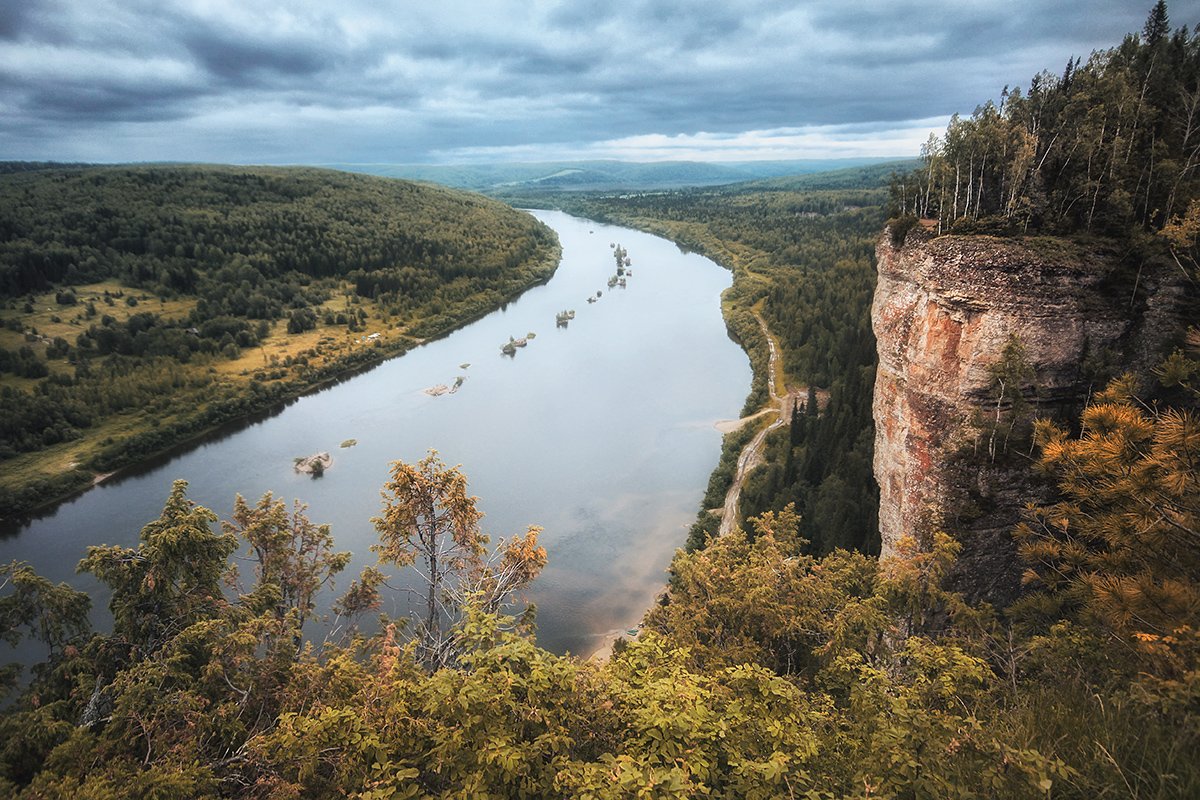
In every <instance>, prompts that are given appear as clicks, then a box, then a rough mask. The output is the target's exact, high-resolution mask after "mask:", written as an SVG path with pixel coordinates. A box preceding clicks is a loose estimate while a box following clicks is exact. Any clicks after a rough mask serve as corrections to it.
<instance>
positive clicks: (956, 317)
mask: <svg viewBox="0 0 1200 800" xmlns="http://www.w3.org/2000/svg"><path fill="white" fill-rule="evenodd" d="M876 256H877V261H878V271H879V282H878V285H877V288H876V291H875V301H874V306H873V308H872V313H871V317H872V324H873V326H874V329H875V336H876V339H877V342H878V350H879V372H878V376H877V378H876V381H875V398H874V415H875V477H876V480H878V482H879V490H880V508H879V525H880V535H881V539H882V550H883V554H884V555H887V554H889V553H891V552H893V551H894V547H895V544H896V542H897V541H898V540H899V539H900V537H902V536H905V535H913V536H915V537H916V538H917V539H918V541H927V537H928V535H929V534H930V532H932V531H933V530H934V529H942V530H946V531H947V532H948V533H952V534H954V535H956V536H957V537H958V538H959V539H960V541H961V542H962V543H963V553H962V555H961V558H960V565H959V575H958V579H957V581H956V585H957V588H959V589H961V590H963V591H964V592H965V593H966V594H968V595H969V596H971V597H972V598H975V599H989V600H992V601H993V602H998V603H1001V604H1003V603H1006V602H1007V601H1009V600H1011V599H1012V598H1013V597H1014V596H1015V594H1016V593H1017V591H1018V588H1019V585H1018V576H1019V568H1018V564H1017V558H1016V554H1015V548H1014V546H1013V544H1012V539H1011V535H1010V532H1011V530H1012V527H1013V526H1014V525H1015V524H1016V522H1017V521H1018V520H1019V517H1020V510H1021V508H1022V507H1023V505H1024V503H1025V502H1027V501H1028V500H1029V499H1031V498H1034V499H1036V498H1037V497H1039V494H1040V493H1041V494H1044V493H1045V491H1046V487H1044V486H1038V485H1037V483H1036V481H1037V479H1036V478H1034V477H1033V476H1032V475H1031V471H1030V470H1029V469H1028V467H1027V464H1028V461H1027V460H1026V459H1025V456H1024V455H1023V456H1022V457H1021V458H1017V459H1013V458H1011V457H1010V458H1009V459H1008V463H1004V462H997V461H995V460H989V459H987V458H981V457H980V456H979V445H980V442H979V438H980V435H981V430H980V428H979V426H978V421H979V419H980V418H981V417H982V416H983V415H986V414H994V413H995V411H996V401H995V399H994V397H993V395H992V385H993V376H992V372H991V371H990V368H991V367H992V366H993V365H995V364H996V363H997V362H999V361H1000V359H1001V354H1002V353H1003V351H1004V349H1005V347H1006V345H1007V344H1008V343H1009V342H1010V341H1011V340H1012V337H1016V339H1017V340H1018V341H1019V342H1020V344H1021V345H1022V346H1023V347H1024V350H1025V356H1026V360H1027V363H1028V365H1029V367H1031V368H1032V374H1033V380H1032V381H1031V382H1029V383H1028V385H1025V386H1022V387H1021V392H1022V396H1023V397H1025V398H1026V400H1027V401H1028V402H1029V403H1030V405H1032V406H1034V408H1035V411H1036V413H1037V414H1038V415H1039V416H1043V417H1050V418H1055V419H1058V420H1060V421H1062V422H1066V423H1070V422H1071V421H1072V420H1074V419H1077V416H1078V413H1079V411H1080V410H1081V409H1082V406H1083V404H1084V402H1085V401H1086V399H1087V397H1088V396H1089V394H1090V393H1092V392H1094V391H1096V390H1098V389H1100V388H1102V387H1101V386H1098V385H1096V384H1097V382H1098V381H1099V380H1101V379H1100V378H1098V377H1097V375H1096V374H1095V372H1094V370H1091V369H1089V367H1088V366H1087V364H1088V363H1097V362H1101V361H1104V360H1105V359H1104V358H1103V356H1104V355H1105V354H1112V355H1113V356H1114V357H1115V363H1123V364H1134V365H1135V366H1142V367H1145V366H1146V365H1148V364H1150V363H1152V362H1153V359H1155V358H1157V353H1158V352H1159V350H1160V348H1161V347H1162V345H1163V344H1164V339H1165V337H1166V336H1168V335H1170V334H1171V332H1173V331H1176V330H1178V321H1177V319H1176V317H1175V314H1176V313H1177V311H1176V310H1177V308H1178V304H1179V298H1180V287H1179V286H1178V285H1177V282H1176V281H1173V280H1172V279H1170V277H1169V275H1170V273H1169V272H1168V271H1167V270H1166V269H1165V266H1164V265H1159V264H1145V265H1143V269H1142V270H1141V274H1140V276H1139V275H1138V268H1137V266H1136V265H1132V266H1131V265H1129V264H1122V263H1121V256H1120V254H1119V253H1118V252H1117V251H1116V249H1115V246H1113V245H1110V244H1088V245H1086V246H1085V245H1081V244H1076V243H1072V242H1068V241H1065V240H1061V239H1054V238H1049V237H1045V238H1029V239H1011V238H994V237H987V236H941V237H937V238H934V237H932V236H931V235H930V234H929V233H927V232H925V231H924V230H922V229H921V228H920V227H918V228H915V229H914V230H912V231H910V232H909V234H908V236H907V238H906V239H905V241H904V242H902V243H900V244H897V243H895V242H893V240H892V236H891V232H890V231H885V232H884V234H883V235H882V236H881V237H880V239H879V241H878V243H877V246H876ZM1135 285H1136V287H1137V288H1136V291H1135ZM1005 410H1007V409H1004V408H1002V409H1001V411H1005ZM985 452H986V449H985ZM1014 462H1015V463H1014ZM1022 462H1023V463H1022Z"/></svg>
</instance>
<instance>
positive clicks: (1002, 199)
mask: <svg viewBox="0 0 1200 800" xmlns="http://www.w3.org/2000/svg"><path fill="white" fill-rule="evenodd" d="M1197 110H1200V34H1198V33H1197V32H1195V31H1192V30H1190V29H1189V28H1187V27H1181V28H1179V29H1178V30H1177V31H1175V32H1174V33H1173V34H1172V33H1171V32H1170V27H1169V22H1168V18H1167V11H1166V6H1165V4H1163V3H1158V4H1156V5H1155V6H1154V8H1153V9H1152V10H1151V13H1150V17H1149V18H1148V20H1147V22H1146V26H1145V29H1144V30H1143V31H1142V34H1141V35H1140V36H1138V35H1137V34H1130V35H1129V36H1127V37H1126V38H1125V40H1124V41H1123V42H1122V43H1121V45H1120V46H1118V47H1115V48H1112V49H1110V50H1106V51H1099V52H1095V53H1093V54H1092V56H1091V58H1089V59H1088V60H1087V62H1086V63H1081V62H1080V61H1079V59H1073V60H1068V62H1067V65H1066V68H1065V69H1064V70H1063V72H1062V74H1061V75H1055V74H1052V73H1049V72H1042V73H1040V74H1038V75H1035V76H1034V77H1033V79H1032V80H1031V82H1030V84H1029V90H1028V92H1027V93H1023V92H1022V91H1021V89H1020V88H1013V89H1011V90H1010V89H1009V88H1008V87H1005V90H1004V92H1003V93H1002V96H1001V100H1000V103H999V104H998V105H997V104H996V103H993V102H991V101H989V102H987V103H985V104H984V105H982V106H980V107H978V108H977V109H976V110H975V113H974V114H972V115H971V117H970V118H969V119H962V118H960V117H958V116H955V117H954V118H952V119H951V121H950V125H949V127H948V128H947V129H946V132H945V134H944V135H943V136H942V137H936V136H931V137H930V140H929V141H928V142H927V143H926V145H925V146H924V148H923V149H922V159H923V161H924V163H923V164H922V165H921V166H920V167H919V168H918V169H916V170H914V171H912V172H910V173H908V174H906V175H903V176H899V177H897V178H896V180H895V182H894V184H893V188H892V202H893V206H894V207H895V209H896V210H897V211H898V212H900V213H910V214H915V215H917V216H921V217H926V218H935V219H937V220H938V223H939V231H946V230H951V229H953V230H955V231H956V232H964V233H965V232H972V231H974V232H988V233H1003V232H1007V231H1026V230H1039V229H1041V230H1049V231H1059V232H1065V231H1075V230H1087V231H1094V232H1103V233H1115V234H1118V235H1124V234H1125V233H1126V232H1127V231H1128V229H1130V228H1131V227H1143V228H1148V229H1157V228H1161V227H1162V226H1163V225H1164V224H1165V223H1166V222H1167V221H1168V220H1169V219H1171V218H1172V217H1173V216H1176V215H1180V214H1182V213H1184V211H1185V210H1186V209H1187V208H1188V206H1189V204H1190V202H1191V200H1192V199H1193V198H1195V197H1196V196H1197V190H1198V189H1200V183H1197V181H1198V180H1200V174H1198V173H1197V169H1198V168H1200V138H1197V134H1198V131H1197V129H1196V125H1195V117H1196V112H1197ZM980 226H983V229H981V227H980Z"/></svg>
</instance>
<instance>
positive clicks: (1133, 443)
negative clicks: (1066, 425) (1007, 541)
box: [1018, 378, 1200, 672]
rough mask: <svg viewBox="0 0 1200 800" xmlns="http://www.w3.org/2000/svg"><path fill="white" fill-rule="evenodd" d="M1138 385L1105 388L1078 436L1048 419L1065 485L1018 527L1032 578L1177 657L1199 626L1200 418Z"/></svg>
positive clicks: (1049, 456)
mask: <svg viewBox="0 0 1200 800" xmlns="http://www.w3.org/2000/svg"><path fill="white" fill-rule="evenodd" d="M1132 388H1133V384H1132V381H1131V379H1128V378H1127V379H1125V380H1122V381H1119V382H1117V383H1115V384H1113V385H1112V386H1111V387H1110V388H1109V389H1108V390H1107V391H1106V392H1105V393H1103V394H1101V395H1100V396H1099V397H1098V398H1097V401H1096V402H1095V403H1093V404H1092V405H1091V406H1089V407H1088V408H1087V410H1086V411H1085V412H1084V414H1083V419H1082V423H1083V435H1082V436H1081V437H1080V438H1078V439H1074V438H1071V437H1070V436H1068V434H1067V433H1066V432H1064V431H1063V430H1061V429H1059V428H1057V427H1055V426H1053V425H1050V424H1046V423H1043V424H1041V426H1040V430H1039V434H1040V439H1041V443H1042V464H1043V466H1044V467H1045V468H1047V469H1049V470H1050V471H1052V472H1053V473H1054V474H1055V475H1056V476H1057V478H1058V485H1059V488H1060V489H1061V491H1062V492H1063V494H1064V496H1065V497H1064V500H1063V501H1062V502H1059V503H1056V504H1054V505H1052V506H1047V507H1044V508H1038V509H1035V510H1034V512H1033V514H1032V516H1031V519H1030V521H1029V522H1028V523H1027V524H1025V525H1022V526H1021V528H1020V529H1019V531H1018V536H1019V538H1020V541H1021V552H1022V555H1023V557H1024V558H1025V559H1026V561H1027V562H1028V563H1029V564H1030V567H1029V569H1028V571H1027V572H1026V574H1025V581H1026V582H1027V583H1029V584H1032V585H1034V586H1037V587H1039V588H1041V589H1044V591H1045V592H1046V593H1047V595H1048V596H1049V597H1050V598H1053V599H1054V600H1055V601H1056V603H1058V604H1061V605H1062V606H1063V607H1064V608H1070V609H1074V610H1077V611H1078V613H1081V614H1083V615H1085V617H1087V618H1090V619H1095V620H1097V621H1099V622H1100V623H1102V624H1103V625H1104V626H1105V628H1106V629H1108V630H1111V631H1112V632H1113V633H1114V634H1117V635H1119V636H1121V637H1122V638H1123V639H1125V640H1126V641H1127V643H1128V644H1129V645H1131V646H1133V647H1135V648H1136V649H1138V650H1141V651H1143V652H1144V653H1145V654H1146V655H1147V656H1148V657H1150V656H1155V657H1157V656H1162V657H1164V658H1167V659H1168V660H1169V657H1170V655H1171V651H1172V650H1173V649H1174V647H1173V646H1174V645H1178V646H1180V647H1190V646H1194V642H1191V643H1189V640H1190V639H1192V638H1193V637H1192V634H1191V632H1192V631H1197V630H1200V558H1198V556H1197V554H1198V553H1200V549H1198V547H1197V545H1198V544H1200V475H1198V474H1197V463H1200V419H1197V417H1196V415H1195V413H1194V412H1193V411H1191V410H1187V409H1184V410H1176V409H1165V410H1159V409H1156V408H1153V407H1150V408H1146V407H1145V406H1143V405H1140V404H1138V402H1137V401H1136V399H1135V397H1134V395H1133V394H1132V391H1131V390H1132ZM1165 667H1166V665H1165V664H1163V665H1160V669H1165ZM1156 671H1157V670H1156ZM1170 671H1171V672H1177V670H1170Z"/></svg>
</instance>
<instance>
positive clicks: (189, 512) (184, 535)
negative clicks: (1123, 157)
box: [79, 481, 237, 652]
mask: <svg viewBox="0 0 1200 800" xmlns="http://www.w3.org/2000/svg"><path fill="white" fill-rule="evenodd" d="M216 521H217V515H216V514H214V513H213V512H212V511H210V510H209V509H207V508H204V507H203V506H198V505H196V504H195V503H194V502H192V501H191V500H188V499H187V481H175V483H174V485H173V486H172V488H171V494H170V496H169V497H168V498H167V502H166V505H165V506H164V507H163V511H162V514H161V515H160V516H159V518H158V519H156V520H154V521H153V522H151V523H150V524H148V525H146V527H144V528H142V532H141V543H140V544H139V545H138V546H137V547H136V548H127V547H119V546H115V545H103V546H99V547H89V548H88V551H87V557H86V558H84V559H83V560H82V561H80V562H79V571H81V572H90V573H92V574H93V575H95V576H96V577H97V578H98V579H99V580H100V581H101V582H103V583H105V584H107V585H108V587H109V589H111V590H112V602H111V603H110V606H109V607H110V608H111V609H112V614H113V634H114V635H115V636H118V637H123V638H124V639H125V640H126V641H127V642H128V643H129V644H130V645H132V646H133V647H135V648H140V649H141V650H143V651H147V652H152V651H154V650H157V649H158V647H160V646H161V645H162V644H163V643H164V642H165V641H166V640H167V639H169V638H170V637H172V636H174V635H175V634H177V633H179V632H180V631H182V630H183V629H184V628H186V627H188V626H189V625H191V624H192V623H194V622H197V621H199V620H202V619H207V618H209V617H211V616H213V615H214V612H215V610H216V609H217V608H218V607H220V606H222V605H224V604H225V602H226V601H225V598H224V597H223V595H222V593H221V578H222V576H223V575H225V572H226V569H227V559H228V558H229V556H230V555H232V554H233V552H234V551H235V550H237V538H236V537H235V536H234V535H233V534H232V533H214V532H213V530H212V524H213V523H214V522H216Z"/></svg>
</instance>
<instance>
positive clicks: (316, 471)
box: [294, 453, 333, 478]
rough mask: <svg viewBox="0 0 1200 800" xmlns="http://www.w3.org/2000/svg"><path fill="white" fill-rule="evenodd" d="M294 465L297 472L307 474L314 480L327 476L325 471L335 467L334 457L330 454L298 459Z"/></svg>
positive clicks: (317, 454) (318, 454)
mask: <svg viewBox="0 0 1200 800" xmlns="http://www.w3.org/2000/svg"><path fill="white" fill-rule="evenodd" d="M294 463H295V469H296V472H303V473H307V474H309V475H312V476H313V477H314V478H319V477H321V476H322V475H324V474H325V470H327V469H329V468H330V467H331V466H333V456H331V455H329V453H316V454H314V455H311V456H307V457H301V458H297V459H296V460H295V462H294Z"/></svg>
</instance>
